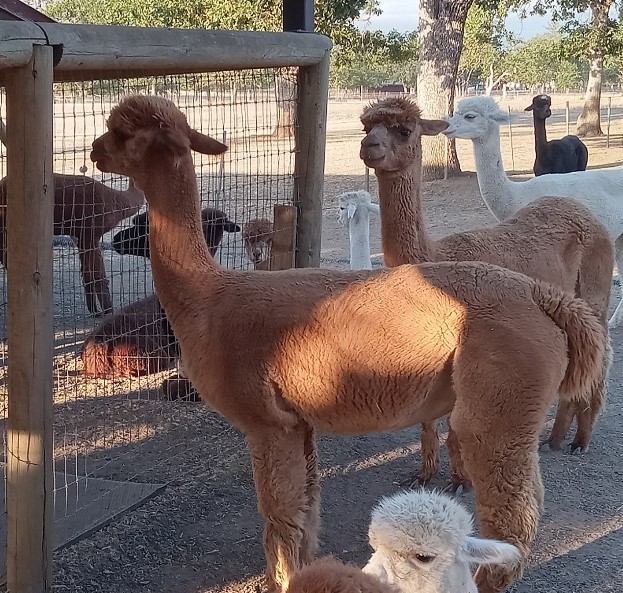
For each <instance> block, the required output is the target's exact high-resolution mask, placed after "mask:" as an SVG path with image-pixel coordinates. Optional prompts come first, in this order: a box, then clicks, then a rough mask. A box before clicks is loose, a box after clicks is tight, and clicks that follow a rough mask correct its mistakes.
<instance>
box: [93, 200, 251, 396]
mask: <svg viewBox="0 0 623 593" xmlns="http://www.w3.org/2000/svg"><path fill="white" fill-rule="evenodd" d="M201 223H202V230H203V236H204V238H205V241H206V244H207V245H208V250H209V252H210V254H211V255H212V256H214V255H216V252H217V250H218V248H219V245H220V242H221V240H222V238H223V233H224V232H225V231H226V232H229V233H235V232H238V231H240V227H239V226H238V225H237V224H235V223H234V222H232V221H230V220H229V219H228V218H227V216H226V215H225V213H224V212H221V211H220V210H216V209H214V208H204V209H203V210H202V211H201ZM113 247H114V249H115V250H116V251H117V252H118V253H120V254H122V255H123V254H125V255H136V256H142V257H147V258H149V221H148V218H147V213H146V212H144V213H141V214H138V215H137V216H135V217H134V218H133V219H132V226H131V227H129V228H127V229H124V230H122V231H119V232H118V233H117V234H116V235H115V236H114V238H113ZM81 357H82V362H83V373H84V374H85V375H87V376H91V377H109V378H110V377H130V376H138V375H144V374H148V373H156V372H160V371H163V370H166V369H169V368H171V366H172V365H173V364H174V363H176V361H177V358H178V357H179V346H178V344H177V340H176V339H175V335H174V334H173V330H172V329H171V326H170V324H169V321H168V320H167V316H166V315H165V312H164V310H163V309H162V307H161V305H160V301H159V300H158V297H157V296H156V295H155V294H154V295H151V296H148V297H146V298H143V299H140V300H139V301H136V302H134V303H132V304H130V305H127V306H126V307H123V308H121V309H119V310H117V311H115V312H114V313H113V314H111V315H109V316H108V317H107V318H105V319H103V320H102V322H101V323H100V324H99V325H98V326H97V327H96V328H95V329H94V330H93V331H92V332H91V333H90V334H89V336H88V337H87V339H86V340H85V342H84V344H83V346H82V351H81ZM177 366H178V371H177V373H175V374H174V375H172V376H171V377H168V378H167V379H165V380H164V381H163V383H162V387H161V389H162V391H163V393H164V395H165V396H166V397H167V399H171V400H175V399H187V400H190V401H199V396H198V394H197V392H196V391H195V389H194V388H193V387H192V385H191V384H190V382H189V381H188V379H187V378H186V377H185V376H184V374H183V369H182V365H181V363H179V361H177Z"/></svg>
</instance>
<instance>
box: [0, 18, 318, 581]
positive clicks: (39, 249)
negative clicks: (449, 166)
mask: <svg viewBox="0 0 623 593" xmlns="http://www.w3.org/2000/svg"><path fill="white" fill-rule="evenodd" d="M0 42H1V44H2V45H1V47H2V50H1V51H2V62H0V86H1V87H5V88H6V94H4V93H0V101H1V105H0V107H1V114H2V117H3V120H4V121H5V123H6V127H7V132H6V147H0V172H1V173H2V175H3V176H4V175H6V176H7V181H6V191H3V192H2V194H1V196H2V197H4V198H5V200H3V201H1V202H0V203H2V204H5V205H6V207H3V208H0V217H1V220H2V222H3V224H2V228H3V229H4V228H5V227H6V231H7V233H6V242H5V241H4V240H3V241H2V246H6V247H7V251H8V254H7V259H8V261H7V270H8V271H7V272H6V273H5V272H2V278H0V292H1V293H2V295H4V296H3V297H2V298H1V301H2V303H1V304H0V315H1V317H2V319H0V322H1V323H0V331H1V332H2V335H1V336H0V338H1V339H0V345H1V348H2V350H1V353H0V355H1V356H2V360H0V364H1V365H2V366H1V368H0V406H2V410H1V411H3V412H4V416H5V418H6V430H5V435H6V438H5V455H6V470H5V476H6V511H7V512H6V517H7V526H6V528H7V561H6V565H7V580H8V589H9V590H10V591H11V592H12V593H25V592H27V591H28V592H32V591H49V590H51V558H52V550H53V548H54V547H57V546H58V545H61V544H62V543H68V542H69V541H72V537H76V535H75V534H76V533H82V532H84V531H85V530H88V529H89V528H91V527H92V526H91V525H90V524H89V525H86V524H84V521H87V520H89V521H91V520H92V519H93V518H92V516H91V511H89V510H88V509H87V510H85V508H84V505H83V504H82V502H83V501H84V500H85V499H86V498H88V497H93V496H95V500H90V503H91V506H92V507H93V508H96V507H102V506H106V505H104V504H103V502H104V499H105V502H107V503H108V502H110V501H111V500H112V499H115V500H116V499H118V498H119V496H117V497H115V496H112V497H111V496H110V490H111V489H115V488H117V494H119V492H121V491H122V489H123V488H126V486H127V483H128V482H132V480H136V479H138V478H141V479H145V478H146V477H148V476H146V473H147V474H148V472H149V467H150V466H149V464H148V463H147V464H146V465H145V464H143V465H142V466H141V468H140V470H139V469H138V467H137V468H133V467H132V463H133V460H134V459H135V458H136V457H137V456H139V455H140V450H141V447H142V446H143V444H144V443H146V442H149V440H150V439H152V438H154V437H155V436H156V435H157V433H158V430H159V429H160V428H161V423H162V420H161V418H162V417H165V418H167V419H168V420H167V421H168V422H169V424H170V425H172V426H167V429H168V430H169V429H170V431H169V433H168V434H169V437H171V435H175V434H176V433H175V425H176V423H175V421H174V416H175V415H174V414H173V415H172V414H171V413H170V410H167V409H166V406H167V405H169V404H170V402H167V401H165V400H164V399H163V396H162V395H161V394H160V393H159V391H158V387H159V385H160V383H161V382H163V380H164V379H166V378H167V377H168V374H170V372H171V371H170V367H171V365H172V364H173V362H172V361H173V359H174V356H173V354H174V348H173V350H171V349H170V346H171V343H169V342H167V341H166V339H167V336H162V335H159V334H158V333H157V332H158V331H160V329H158V328H160V327H161V325H162V324H161V323H160V322H161V316H162V312H161V311H160V310H159V306H158V305H157V301H155V302H154V300H153V299H154V298H155V297H154V294H153V285H152V282H151V273H150V266H149V261H148V259H146V258H145V257H139V256H136V255H120V254H119V253H117V252H116V251H114V249H112V248H113V247H115V245H117V247H118V241H117V242H115V241H113V238H114V236H115V235H116V233H117V232H119V231H120V230H121V231H123V230H126V231H127V230H131V229H132V228H133V227H136V226H137V225H138V224H139V223H140V215H141V213H142V212H143V210H144V207H142V204H141V200H140V199H138V198H137V192H136V190H135V189H133V188H132V187H130V186H128V185H127V184H128V182H127V181H126V180H120V179H118V178H114V177H111V176H101V175H99V174H98V173H97V172H96V171H94V170H93V168H92V164H91V163H90V160H89V158H88V154H89V151H90V145H91V142H92V141H93V139H94V138H95V137H97V136H98V135H99V134H101V133H102V132H103V131H104V129H105V119H106V117H107V115H108V114H109V112H110V108H111V106H112V105H114V104H115V103H116V102H117V101H118V100H119V99H120V98H121V97H123V96H125V95H127V94H130V93H135V92H139V93H157V94H160V95H163V96H166V97H169V98H171V99H172V100H174V101H175V102H176V104H178V105H179V106H180V108H181V109H182V110H183V111H184V112H185V113H186V115H187V117H188V120H189V123H190V125H191V126H193V127H196V128H198V129H200V130H202V131H204V132H205V133H208V134H210V135H212V136H214V137H216V138H219V139H222V140H223V141H224V142H225V143H227V144H228V145H229V151H228V152H227V153H226V155H225V157H224V158H223V159H221V160H220V161H219V160H217V161H212V160H209V159H208V158H203V157H200V156H199V155H195V162H196V165H197V173H198V184H199V188H200V192H201V196H202V202H203V203H202V205H203V206H205V207H206V208H207V207H208V206H209V207H211V208H218V209H219V210H221V211H222V212H223V213H224V216H225V217H227V218H228V219H229V220H230V221H231V225H230V226H228V228H223V227H221V231H222V234H223V237H222V238H221V240H220V242H219V241H217V239H218V238H220V237H215V235H213V234H210V233H208V232H206V239H207V240H208V241H210V240H214V241H215V243H216V244H215V245H214V247H215V248H217V246H218V251H217V252H216V257H217V258H218V259H219V260H220V261H221V263H222V264H223V265H226V266H228V267H236V268H244V267H248V266H249V265H250V263H249V257H250V255H249V253H248V252H247V251H245V248H244V245H243V238H242V234H241V232H240V230H242V231H244V230H246V229H247V228H251V227H252V225H251V224H250V223H252V222H253V220H255V219H267V220H268V221H269V222H272V223H273V226H274V228H273V229H272V234H271V236H270V237H271V238H272V252H269V253H270V254H271V259H269V260H268V262H269V263H268V264H266V263H264V264H263V265H264V267H268V268H273V269H274V268H283V267H289V266H291V265H292V264H293V263H294V264H295V265H296V266H298V267H305V266H317V265H319V261H320V238H321V219H322V188H323V168H324V147H325V133H326V106H327V90H328V54H329V48H330V42H329V40H328V39H326V38H325V37H322V36H319V35H315V34H309V33H255V32H228V31H194V30H164V29H141V28H125V27H95V26H81V25H60V24H34V23H15V22H3V23H0ZM292 118H293V120H294V126H293V128H291V127H290V128H289V126H290V123H291V121H292ZM289 122H290V123H289ZM93 179H94V180H95V182H103V183H104V185H105V187H104V188H102V186H98V185H97V183H94V181H93ZM52 188H54V191H52ZM102 192H104V193H106V192H108V193H107V195H108V196H109V197H108V198H107V199H105V200H104V201H103V204H104V208H107V207H108V206H110V208H108V210H109V211H107V212H106V213H105V214H106V216H104V215H102V213H101V212H99V211H98V210H97V208H98V206H97V205H98V203H99V202H98V199H99V198H98V196H100V195H101V193H102ZM111 192H114V196H115V199H111V198H110V195H113V193H111ZM107 205H108V206H107ZM136 216H138V217H139V218H138V219H137V218H135V217H136ZM206 220H207V219H206ZM220 220H221V223H223V222H224V221H223V219H220ZM227 224H229V223H227ZM71 225H73V226H71ZM235 225H238V227H242V228H241V229H236V226H235ZM70 227H71V228H70ZM76 227H78V230H76ZM216 227H218V225H217V224H216V223H215V224H213V225H212V228H216ZM80 229H82V231H84V232H82V233H81V232H80ZM204 230H205V227H204ZM66 235H71V236H73V239H68V238H67V237H66ZM77 235H79V236H77ZM256 238H257V237H256ZM76 239H77V240H76ZM100 239H101V242H100ZM53 245H54V247H53ZM269 249H270V247H269ZM264 255H265V254H264ZM261 265H262V262H258V267H261ZM102 273H103V274H104V275H103V277H102ZM107 291H108V293H109V296H110V301H111V303H112V306H113V307H114V309H115V311H119V309H122V308H124V307H125V308H127V307H128V305H132V307H134V309H132V308H130V309H129V310H128V311H127V316H126V319H125V320H124V323H123V324H121V326H122V329H121V330H119V328H117V329H115V330H114V331H123V332H125V333H126V335H127V334H128V333H130V334H131V333H132V332H133V331H134V332H135V333H136V332H143V334H142V335H145V336H148V337H149V338H150V339H151V338H153V339H154V340H155V341H156V342H157V341H158V340H161V342H160V343H159V344H157V346H156V347H155V349H156V352H155V357H154V359H155V360H157V361H158V360H160V361H162V360H164V361H166V364H163V365H162V366H163V368H155V367H151V366H150V365H149V361H146V368H145V369H143V371H142V372H140V373H134V374H132V373H129V372H128V374H130V375H132V376H124V375H122V374H118V375H115V373H120V372H121V371H119V370H117V371H114V372H112V374H111V376H105V374H102V376H98V377H87V376H85V364H86V363H85V361H86V359H85V357H84V356H81V351H82V350H84V351H86V344H87V342H88V341H89V338H92V340H95V341H97V340H98V339H99V342H100V345H101V343H103V344H104V346H105V347H104V349H103V350H102V352H103V354H102V357H101V359H102V360H107V357H108V358H110V357H113V355H112V354H111V352H112V351H113V346H114V341H111V340H108V339H100V338H101V337H102V336H101V335H100V334H101V333H102V332H100V334H98V332H97V328H98V327H99V328H100V329H101V327H102V326H101V324H105V323H106V320H107V319H109V318H104V319H99V318H94V317H93V315H92V313H93V311H89V310H90V309H95V310H96V311H98V310H101V309H106V292H107ZM89 295H90V296H89ZM102 295H103V296H102ZM145 303H147V304H145ZM136 307H139V312H138V313H137V310H136ZM141 307H142V308H141ZM128 320H129V321H128ZM128 324H129V326H130V327H129V326H128ZM150 328H153V329H154V332H155V333H153V334H151V333H150V331H151V330H150ZM162 340H164V342H162ZM134 362H136V361H134ZM132 364H133V361H132V359H131V356H129V355H128V356H127V360H125V365H126V367H128V368H129V367H131V366H132ZM180 430H181V429H180ZM170 441H171V442H170V445H169V448H168V449H167V450H166V451H165V452H164V454H168V455H175V447H176V445H175V440H174V439H170ZM162 454H163V452H162V451H161V452H160V457H158V458H157V459H153V461H152V463H160V462H162V457H161V455H162ZM152 467H153V466H152ZM119 476H121V477H122V478H123V480H124V482H123V483H122V482H119V481H115V479H117V478H118V477H119ZM98 480H99V481H98ZM147 481H148V480H147ZM122 484H125V485H122ZM87 486H88V487H87ZM134 486H138V484H134ZM126 490H127V488H126ZM126 490H123V492H124V493H126ZM127 493H128V497H129V498H131V497H132V492H131V491H130V490H127ZM106 497H108V498H106ZM81 522H82V524H81ZM61 524H62V525H63V527H62V529H63V530H65V531H67V533H64V534H63V540H62V541H61V540H60V539H59V538H60V535H59V534H60V531H61V529H60V528H59V525H61Z"/></svg>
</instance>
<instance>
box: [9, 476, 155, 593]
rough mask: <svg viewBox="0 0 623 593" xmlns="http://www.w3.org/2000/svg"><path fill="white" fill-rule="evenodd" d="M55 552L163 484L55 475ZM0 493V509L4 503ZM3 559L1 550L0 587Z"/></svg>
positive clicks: (147, 497) (136, 504)
mask: <svg viewBox="0 0 623 593" xmlns="http://www.w3.org/2000/svg"><path fill="white" fill-rule="evenodd" d="M54 483H55V487H56V490H55V492H54V526H55V529H54V533H53V540H52V542H53V543H52V547H53V549H54V550H58V549H60V548H64V547H65V546H70V545H72V544H74V543H76V542H77V541H80V540H81V539H83V538H85V537H88V536H89V535H91V534H92V533H93V532H94V531H96V530H98V529H101V528H102V527H104V526H105V525H108V524H109V523H110V522H111V521H113V520H114V519H116V518H117V517H119V516H121V515H123V514H124V513H128V512H130V511H132V510H134V509H136V508H137V507H139V506H140V505H142V504H144V503H145V502H147V501H148V500H150V499H151V498H153V497H154V496H156V494H158V493H159V492H161V491H162V490H163V489H164V488H165V484H145V483H138V482H119V481H116V480H105V479H101V478H93V477H89V478H85V477H83V476H79V477H77V478H76V476H75V475H68V474H64V473H61V472H56V473H55V478H54ZM4 502H5V501H4V492H3V491H2V490H0V505H2V504H3V503H4ZM3 519H4V517H0V541H1V540H2V539H6V523H5V522H4V520H3ZM5 564H6V558H5V555H4V550H2V549H0V585H4V584H5V583H6V572H5V570H4V566H5Z"/></svg>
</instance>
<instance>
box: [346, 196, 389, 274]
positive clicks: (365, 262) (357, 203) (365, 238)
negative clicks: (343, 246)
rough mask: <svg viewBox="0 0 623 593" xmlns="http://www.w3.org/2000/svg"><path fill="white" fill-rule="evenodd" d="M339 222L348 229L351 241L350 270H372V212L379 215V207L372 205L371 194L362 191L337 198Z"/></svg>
mask: <svg viewBox="0 0 623 593" xmlns="http://www.w3.org/2000/svg"><path fill="white" fill-rule="evenodd" d="M337 201H338V220H339V221H340V223H341V224H342V226H344V227H347V228H348V237H349V239H350V269H351V270H371V269H372V261H371V260H370V212H374V213H375V214H378V213H379V205H378V204H373V203H372V198H371V197H370V194H369V193H368V192H367V191H365V190H363V189H360V190H358V191H348V192H345V193H343V194H340V195H339V196H338V197H337Z"/></svg>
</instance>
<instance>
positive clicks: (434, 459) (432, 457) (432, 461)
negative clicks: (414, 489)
mask: <svg viewBox="0 0 623 593" xmlns="http://www.w3.org/2000/svg"><path fill="white" fill-rule="evenodd" d="M420 446H421V452H422V465H421V467H420V472H419V473H418V474H417V476H414V478H415V479H414V478H411V479H410V480H409V481H410V485H411V486H413V485H414V484H416V483H417V484H419V485H420V486H424V485H426V484H428V482H430V481H431V480H432V479H433V478H434V477H435V475H436V474H437V471H438V469H439V421H438V420H433V421H432V422H422V432H421V433H420Z"/></svg>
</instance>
